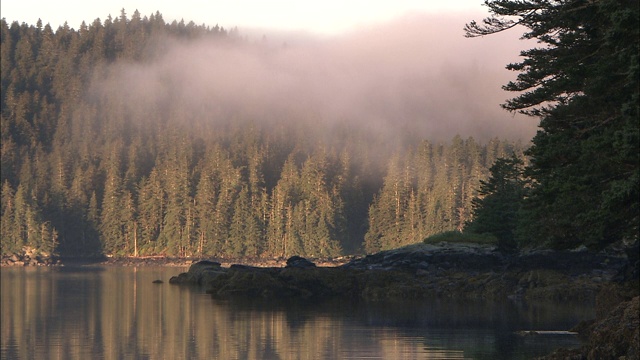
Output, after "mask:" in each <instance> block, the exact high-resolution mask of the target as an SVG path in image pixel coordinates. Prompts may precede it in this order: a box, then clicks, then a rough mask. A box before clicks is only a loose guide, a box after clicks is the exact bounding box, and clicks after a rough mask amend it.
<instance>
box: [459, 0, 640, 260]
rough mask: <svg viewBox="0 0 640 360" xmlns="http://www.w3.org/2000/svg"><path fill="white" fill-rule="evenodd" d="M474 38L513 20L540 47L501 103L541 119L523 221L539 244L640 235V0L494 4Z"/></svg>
mask: <svg viewBox="0 0 640 360" xmlns="http://www.w3.org/2000/svg"><path fill="white" fill-rule="evenodd" d="M485 4H486V5H487V6H488V7H489V10H490V12H491V14H492V16H491V17H489V18H487V19H485V20H484V22H483V23H482V24H478V23H476V22H471V23H469V24H468V25H467V26H466V30H467V34H468V36H471V37H473V36H482V35H487V34H493V33H496V32H500V31H503V30H506V29H509V28H512V27H514V26H516V25H520V26H523V27H525V28H526V29H527V31H526V32H525V33H524V35H523V37H524V38H527V39H536V40H538V41H539V42H540V43H542V44H543V45H544V46H541V47H536V48H533V49H529V50H525V51H523V52H522V53H521V55H522V56H523V57H524V58H525V59H524V60H523V61H521V62H520V63H515V64H510V65H508V67H507V68H508V69H511V70H514V71H519V72H520V74H519V75H518V77H517V80H516V81H513V82H509V83H508V84H507V85H506V86H505V89H507V90H510V91H517V92H519V95H518V96H517V97H515V98H513V99H511V100H509V101H507V102H506V104H504V105H503V106H504V107H505V108H506V109H508V110H512V111H520V112H523V113H525V114H529V115H533V116H538V117H540V119H541V121H540V131H538V133H537V135H536V136H535V138H534V139H533V146H532V147H531V148H530V149H529V151H528V154H529V155H530V156H531V165H530V166H529V167H528V174H529V175H530V176H531V177H532V178H533V179H534V180H535V187H534V188H533V190H532V194H531V198H530V204H529V205H528V206H527V209H528V213H527V217H528V218H531V220H532V221H533V222H534V223H533V224H530V225H529V227H530V228H536V230H537V231H536V232H535V233H532V234H530V236H532V237H534V238H535V241H536V242H537V243H538V244H547V245H551V246H554V247H561V248H566V247H576V246H578V245H580V244H586V245H588V246H590V247H593V248H602V247H604V246H606V245H608V244H611V243H613V242H616V241H618V240H620V239H628V240H637V239H638V223H639V222H640V217H639V210H640V208H639V206H638V201H637V200H638V197H639V195H640V194H639V186H640V185H639V184H640V181H639V180H640V176H639V167H640V161H639V160H640V159H639V156H640V136H639V127H638V117H639V116H640V108H639V106H640V105H639V103H640V101H639V95H638V94H639V93H640V86H639V79H640V67H639V66H638V61H639V43H640V26H639V21H640V20H639V18H640V11H639V8H640V6H639V4H638V2H637V1H616V0H601V1H583V0H579V1H555V2H549V1H543V0H526V1H508V0H507V1H502V0H500V1H497V0H496V1H494V0H487V1H486V2H485Z"/></svg>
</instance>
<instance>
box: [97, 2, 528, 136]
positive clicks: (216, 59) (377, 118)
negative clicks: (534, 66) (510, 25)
mask: <svg viewBox="0 0 640 360" xmlns="http://www.w3.org/2000/svg"><path fill="white" fill-rule="evenodd" d="M483 16H484V15H483V14H467V15H461V14H458V15H442V16H436V15H426V14H413V15H407V16H404V17H402V18H398V19H396V20H393V21H390V22H387V23H382V24H377V25H375V26H370V27H368V28H361V29H358V30H357V31H351V32H348V33H345V34H341V35H333V36H324V37H318V36H312V35H308V34H302V33H283V32H279V33H278V32H270V31H269V30H268V29H266V30H265V29H239V31H240V36H242V37H244V40H243V41H239V42H235V43H231V42H220V41H211V40H206V41H204V40H203V41H194V42H188V43H186V42H178V41H172V42H170V43H165V44H164V46H165V47H166V49H165V50H163V51H162V53H161V55H160V56H158V57H157V59H156V60H154V61H153V62H152V63H151V64H147V63H145V64H144V65H140V64H137V65H136V64H123V63H120V64H118V65H116V66H115V67H114V68H113V69H112V71H111V72H110V73H111V78H110V79H109V80H108V81H106V82H104V83H103V84H107V85H103V87H102V88H101V89H102V90H101V91H105V90H106V91H110V90H113V89H116V88H117V89H119V91H124V95H125V97H126V98H127V99H128V101H131V103H132V106H134V105H135V106H137V107H143V108H144V107H145V106H147V105H150V104H174V105H176V106H180V107H181V108H183V109H184V108H186V109H193V114H192V116H193V117H203V116H205V117H206V118H207V119H206V121H228V120H229V119H230V118H238V117H247V118H251V119H253V120H255V121H269V120H270V119H274V118H280V119H290V121H314V122H319V123H326V124H327V125H331V124H334V123H344V122H347V123H348V124H349V125H352V126H357V127H365V128H367V129H370V130H372V131H376V132H380V133H381V134H389V135H391V136H398V135H400V136H402V134H403V133H408V134H411V135H412V136H414V137H415V136H419V137H422V138H426V139H430V140H447V139H450V138H451V137H452V136H454V135H456V134H459V135H461V136H463V137H467V136H474V137H475V138H477V139H480V140H486V139H488V138H492V137H496V136H497V137H502V138H510V139H518V138H520V139H523V140H528V139H530V138H531V136H532V135H533V134H534V133H535V129H536V125H537V121H536V119H534V118H529V117H525V116H522V115H515V116H514V114H511V113H509V112H507V111H505V110H503V109H502V108H501V107H500V106H499V104H501V103H503V102H504V101H505V100H506V99H508V98H510V97H513V96H514V95H515V94H513V93H508V92H505V91H503V90H502V89H501V86H502V85H504V84H505V83H506V82H508V81H509V80H513V79H515V77H516V75H517V74H516V73H514V72H510V71H507V70H505V65H506V64H508V63H510V62H516V61H519V57H518V54H519V51H520V50H521V49H523V48H525V45H526V43H524V42H523V41H521V40H519V39H518V38H519V35H520V34H519V33H518V32H517V29H515V30H513V31H512V32H507V33H503V34H496V35H494V36H489V37H482V38H474V39H467V38H465V37H464V32H463V30H462V29H463V26H464V24H465V23H466V22H469V21H471V20H474V19H476V20H479V19H481V18H482V17H483ZM169 106H170V105H169ZM203 109H204V111H203ZM205 114H206V115H205Z"/></svg>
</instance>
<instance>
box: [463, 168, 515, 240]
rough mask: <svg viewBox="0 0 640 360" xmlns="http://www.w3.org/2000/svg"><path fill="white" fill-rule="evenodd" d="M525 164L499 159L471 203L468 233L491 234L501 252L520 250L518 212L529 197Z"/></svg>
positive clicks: (466, 227)
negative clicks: (471, 212) (471, 210)
mask: <svg viewBox="0 0 640 360" xmlns="http://www.w3.org/2000/svg"><path fill="white" fill-rule="evenodd" d="M523 167H524V162H523V161H522V159H519V158H517V157H515V156H512V157H511V158H500V159H498V160H496V162H495V163H494V164H493V165H492V166H491V168H490V169H489V172H490V177H489V179H488V180H486V181H485V180H480V191H479V192H478V196H477V197H475V198H474V199H473V200H472V205H473V220H472V221H470V222H468V223H467V224H466V226H465V228H464V231H465V233H468V232H470V233H475V234H491V235H493V236H494V237H495V238H497V239H498V241H499V246H500V248H502V249H505V250H510V249H515V248H516V247H517V243H516V232H517V227H518V224H519V213H520V209H521V207H522V203H523V201H524V199H525V197H526V194H527V184H526V180H525V178H524V174H523V171H524V170H523Z"/></svg>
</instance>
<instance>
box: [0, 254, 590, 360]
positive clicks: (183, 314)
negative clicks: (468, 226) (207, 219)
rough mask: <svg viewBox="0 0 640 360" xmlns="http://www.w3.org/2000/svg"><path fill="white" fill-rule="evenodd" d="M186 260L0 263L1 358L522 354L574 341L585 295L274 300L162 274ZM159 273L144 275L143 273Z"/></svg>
mask: <svg viewBox="0 0 640 360" xmlns="http://www.w3.org/2000/svg"><path fill="white" fill-rule="evenodd" d="M186 270H187V269H186V268H175V267H172V268H171V267H169V268H167V267H165V268H153V267H140V268H135V267H88V266H83V267H70V266H66V267H58V268H3V269H2V271H1V284H2V288H1V291H2V292H1V301H0V303H1V308H2V309H1V310H2V320H1V330H2V334H1V335H2V336H1V338H0V339H1V340H0V341H1V345H2V347H1V349H0V350H1V351H0V355H1V358H2V359H64V360H72V359H79V360H86V359H530V358H533V357H535V356H540V355H543V354H546V353H548V352H550V351H552V350H553V349H555V348H558V347H577V346H579V345H580V344H579V342H578V340H577V339H576V338H575V337H574V336H570V335H561V336H558V335H544V336H542V335H541V336H521V335H517V334H516V333H515V332H516V331H520V330H568V329H569V328H571V327H572V326H573V325H575V324H576V323H577V322H579V321H580V320H585V319H589V318H593V317H594V313H593V309H592V307H591V306H589V305H580V304H536V305H525V304H521V303H520V304H516V303H512V302H505V303H500V304H497V303H482V302H455V301H451V300H433V301H431V300H430V301H423V302H420V303H415V302H414V303H409V302H407V303H392V304H389V303H385V304H380V303H359V304H352V303H345V302H336V301H334V302H323V303H320V304H309V303H307V304H299V303H294V304H274V303H263V302H261V301H259V300H258V299H255V300H254V301H246V302H243V303H238V302H225V301H216V300H213V299H212V298H211V297H210V296H209V295H207V294H206V293H204V291H203V290H199V289H192V288H187V287H180V286H176V285H170V284H169V283H168V280H169V278H170V277H171V276H173V275H177V274H178V273H180V272H184V271H186ZM157 279H160V280H163V281H164V283H163V284H154V283H153V281H154V280H157Z"/></svg>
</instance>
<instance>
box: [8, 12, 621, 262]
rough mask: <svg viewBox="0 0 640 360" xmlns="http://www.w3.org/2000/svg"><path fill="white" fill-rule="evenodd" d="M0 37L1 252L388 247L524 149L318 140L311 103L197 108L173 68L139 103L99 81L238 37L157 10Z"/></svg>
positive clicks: (315, 252) (435, 229) (455, 218)
mask: <svg viewBox="0 0 640 360" xmlns="http://www.w3.org/2000/svg"><path fill="white" fill-rule="evenodd" d="M0 35H1V36H0V47H1V52H2V57H1V58H0V61H1V64H0V65H1V71H0V74H1V81H0V83H1V86H2V88H1V92H0V96H1V97H0V100H1V102H2V108H1V111H0V117H1V121H0V140H1V141H0V151H1V161H2V172H1V174H0V181H1V182H2V184H3V188H2V238H1V241H2V252H3V254H5V253H12V252H18V251H20V249H21V248H22V247H23V246H29V247H31V248H36V249H40V251H42V252H52V251H58V252H60V253H61V254H63V255H96V254H100V253H104V254H111V255H115V256H136V255H138V256H139V255H176V256H219V257H225V256H285V257H286V256H291V255H303V256H318V257H320V256H322V257H325V256H326V257H329V256H337V255H340V254H342V253H343V252H345V251H349V252H353V251H359V250H361V249H362V248H365V249H366V250H367V251H377V250H379V249H386V248H390V247H398V246H402V245H405V244H409V243H416V242H419V241H421V240H422V239H424V238H425V237H427V236H429V235H432V234H436V233H439V232H442V231H446V230H456V229H457V230H460V229H462V228H463V226H464V224H465V223H466V222H467V221H469V220H470V219H471V217H472V215H473V214H472V199H473V198H474V196H475V195H476V191H477V187H478V185H479V184H480V181H481V180H483V179H485V178H486V177H487V174H488V167H489V166H490V165H491V164H492V163H493V162H494V161H495V159H496V158H498V157H501V156H504V154H505V153H511V152H516V153H518V154H521V153H522V152H523V149H522V146H521V145H519V144H511V143H507V142H505V141H500V140H498V139H493V140H491V141H489V142H488V143H487V144H480V143H477V142H476V141H475V140H474V139H473V138H468V139H463V138H461V137H459V136H457V137H455V138H454V139H452V140H451V141H450V142H449V143H438V144H436V143H431V142H428V141H424V142H422V143H419V144H417V143H414V142H410V143H406V144H403V146H402V147H398V148H394V149H393V150H394V151H395V155H394V156H391V155H390V154H391V153H392V151H391V150H390V149H387V148H384V147H383V146H380V143H379V142H378V141H377V140H376V139H372V137H371V134H370V133H368V132H367V131H366V129H365V128H364V127H363V128H361V129H354V128H350V127H347V126H345V127H342V125H333V127H332V129H330V131H331V132H330V133H331V138H332V140H331V141H328V140H327V138H328V137H327V135H326V134H327V129H325V128H323V127H322V126H324V125H322V124H321V122H315V121H307V120H310V119H313V114H310V116H309V117H310V119H298V118H295V119H292V118H287V115H286V114H282V115H278V117H281V118H278V119H275V120H274V119H260V118H258V119H254V118H253V117H252V118H248V117H247V116H246V115H243V114H242V111H240V112H239V113H237V114H236V113H225V112H224V111H220V109H219V107H218V106H217V105H212V104H203V105H202V106H201V107H198V108H196V109H194V106H192V103H190V102H189V101H185V99H184V96H182V94H176V91H174V90H175V89H173V87H172V84H171V81H167V82H166V83H164V82H160V83H158V84H156V85H157V86H155V87H154V89H153V91H156V92H157V93H161V94H164V95H163V96H165V97H163V98H162V99H161V100H157V99H153V100H149V103H148V104H145V106H138V104H137V103H132V101H130V99H129V98H128V97H129V96H130V94H132V92H135V91H136V90H135V89H133V90H132V89H129V88H128V87H127V86H129V87H130V86H131V85H130V83H127V84H128V85H124V83H118V82H117V81H115V82H114V83H109V84H108V85H109V86H113V88H114V89H116V91H95V89H96V88H97V86H96V84H98V83H101V82H104V81H105V79H111V78H110V77H109V74H110V72H113V71H114V70H113V69H115V68H118V65H119V64H122V63H126V64H129V65H132V66H139V67H140V68H144V67H145V66H147V65H149V64H150V63H151V62H153V61H154V60H155V59H157V57H158V56H159V55H161V54H162V53H163V50H165V49H166V46H167V45H166V44H168V43H171V42H174V41H178V42H187V41H190V40H192V39H200V40H206V41H207V42H208V44H210V45H211V46H212V47H215V46H218V45H219V46H225V47H227V46H235V45H238V44H237V43H236V42H239V41H241V40H240V39H239V38H238V37H235V36H233V35H231V34H227V32H226V31H225V30H224V29H221V28H219V27H215V28H213V29H211V28H205V27H203V26H195V25H194V24H193V23H188V24H184V23H183V22H181V23H177V22H174V23H171V24H167V23H165V22H164V20H163V19H162V16H161V14H159V13H156V14H153V15H151V16H149V17H143V16H141V15H140V14H139V13H137V12H134V13H133V14H132V15H131V18H129V17H128V16H127V14H126V12H124V11H123V12H122V13H121V14H120V16H118V17H116V18H111V17H109V18H107V19H106V20H104V21H100V20H99V19H96V20H95V21H93V22H92V23H91V24H88V25H87V24H83V25H81V27H80V28H79V29H78V30H74V29H72V28H70V27H69V26H68V25H64V26H61V27H59V28H58V29H55V30H54V29H51V27H50V26H48V25H46V26H45V27H44V28H38V27H34V26H29V25H26V24H22V25H21V24H18V23H12V24H8V23H7V22H6V21H5V20H4V19H3V20H2V21H1V23H0ZM239 45H242V46H250V45H248V44H245V43H242V44H239ZM145 101H147V100H145ZM335 139H339V141H337V140H335ZM620 141H621V142H624V141H626V140H625V139H624V138H621V139H620ZM624 185H625V184H622V183H621V184H620V186H621V187H624ZM613 195H614V194H612V196H611V201H617V200H616V197H615V196H613Z"/></svg>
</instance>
